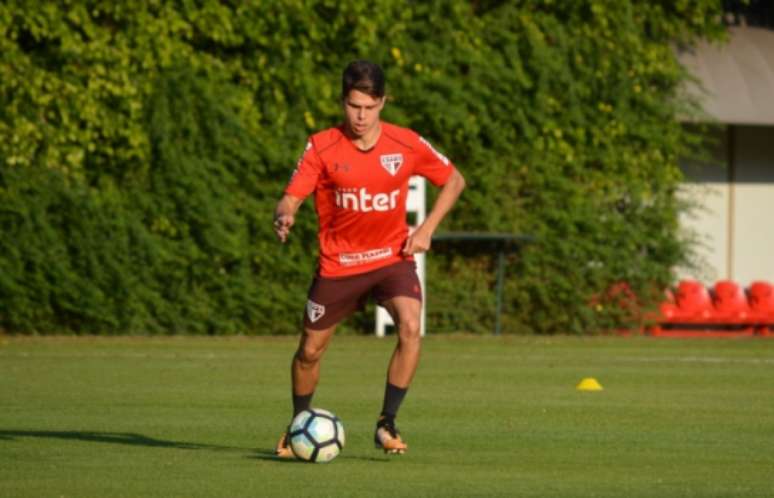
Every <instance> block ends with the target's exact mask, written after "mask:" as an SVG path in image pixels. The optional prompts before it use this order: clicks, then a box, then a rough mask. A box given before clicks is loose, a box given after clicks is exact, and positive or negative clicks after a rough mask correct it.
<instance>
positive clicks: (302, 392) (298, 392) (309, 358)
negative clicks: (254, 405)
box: [290, 325, 336, 417]
mask: <svg viewBox="0 0 774 498" xmlns="http://www.w3.org/2000/svg"><path fill="white" fill-rule="evenodd" d="M334 330H336V325H333V326H331V327H329V328H327V329H322V330H311V329H308V328H304V331H303V333H302V334H301V340H300V341H299V343H298V349H297V350H296V353H295V354H294V355H293V362H292V363H291V368H290V373H291V378H292V382H293V416H294V417H295V416H296V415H298V413H299V412H301V411H303V410H305V409H307V408H309V405H310V403H311V402H312V395H314V390H315V388H316V387H317V382H319V380H320V360H321V359H322V355H323V353H325V350H326V349H328V345H329V344H330V342H331V337H333V332H334Z"/></svg>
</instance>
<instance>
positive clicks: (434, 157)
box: [414, 135, 454, 187]
mask: <svg viewBox="0 0 774 498" xmlns="http://www.w3.org/2000/svg"><path fill="white" fill-rule="evenodd" d="M415 150H416V153H417V157H416V163H415V165H414V174H415V175H421V176H424V177H425V178H427V179H428V180H430V181H431V182H432V183H433V185H435V186H436V187H440V186H441V185H443V184H445V183H446V182H447V181H448V180H449V177H450V176H451V174H452V172H453V171H454V164H452V162H451V161H449V159H448V158H447V157H446V156H444V155H443V154H441V153H440V152H438V151H437V150H435V148H434V147H433V146H432V145H431V144H430V142H428V141H427V140H425V139H424V138H422V137H421V136H418V135H417V146H416V149H415Z"/></svg>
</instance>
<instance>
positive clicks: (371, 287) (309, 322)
mask: <svg viewBox="0 0 774 498" xmlns="http://www.w3.org/2000/svg"><path fill="white" fill-rule="evenodd" d="M397 296H406V297H413V298H414V299H418V300H419V301H421V300H422V287H421V286H420V285H419V278H418V277H417V270H416V264H415V263H414V262H413V261H401V262H399V263H395V264H392V265H390V266H385V267H384V268H379V269H377V270H374V271H369V272H366V273H361V274H359V275H352V276H351V277H341V278H326V277H321V276H320V275H317V276H316V277H315V278H314V281H313V282H312V286H311V287H310V288H309V297H308V300H307V302H306V312H305V313H304V327H306V328H308V329H313V330H322V329H327V328H329V327H332V326H333V325H336V324H338V323H339V322H341V321H342V320H344V319H345V318H347V317H348V316H349V315H351V314H352V313H354V312H355V311H357V310H362V309H363V307H364V306H365V303H366V301H368V298H369V297H373V298H374V300H375V301H376V302H377V303H383V302H384V301H386V300H388V299H392V298H393V297H397Z"/></svg>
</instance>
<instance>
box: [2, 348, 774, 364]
mask: <svg viewBox="0 0 774 498" xmlns="http://www.w3.org/2000/svg"><path fill="white" fill-rule="evenodd" d="M259 354H260V353H259V352H255V353H249V352H233V353H211V352H209V353H193V352H192V353H162V352H157V353H135V352H93V353H69V352H68V353H47V352H46V353H44V352H29V351H17V352H11V351H2V350H0V358H3V357H5V358H132V359H133V358H145V359H147V358H154V359H162V360H165V359H168V360H174V359H186V358H187V359H197V360H201V359H204V360H212V359H216V358H220V359H233V358H235V357H244V358H254V357H255V356H257V355H259ZM514 357H517V358H518V359H520V360H526V361H531V362H552V361H555V360H556V359H555V358H554V357H552V356H550V355H518V354H516V355H514ZM471 359H472V358H471ZM594 361H600V362H606V361H612V362H621V363H700V364H701V363H706V364H749V365H774V357H767V358H733V357H719V356H695V355H694V356H639V357H632V356H610V357H608V356H604V355H600V356H598V357H595V358H594Z"/></svg>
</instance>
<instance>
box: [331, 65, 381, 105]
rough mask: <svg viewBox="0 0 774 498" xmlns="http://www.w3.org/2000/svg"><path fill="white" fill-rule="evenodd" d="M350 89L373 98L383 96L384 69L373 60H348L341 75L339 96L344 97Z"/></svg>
mask: <svg viewBox="0 0 774 498" xmlns="http://www.w3.org/2000/svg"><path fill="white" fill-rule="evenodd" d="M352 90H358V91H360V92H363V93H365V94H368V95H370V96H371V97H375V98H381V97H384V71H382V68H381V67H379V65H378V64H374V63H373V62H369V61H363V60H360V61H354V62H350V63H349V65H347V67H346V69H344V74H343V75H342V77H341V97H342V98H345V97H346V96H347V95H349V92H351V91H352Z"/></svg>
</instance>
